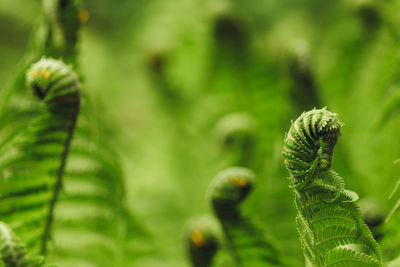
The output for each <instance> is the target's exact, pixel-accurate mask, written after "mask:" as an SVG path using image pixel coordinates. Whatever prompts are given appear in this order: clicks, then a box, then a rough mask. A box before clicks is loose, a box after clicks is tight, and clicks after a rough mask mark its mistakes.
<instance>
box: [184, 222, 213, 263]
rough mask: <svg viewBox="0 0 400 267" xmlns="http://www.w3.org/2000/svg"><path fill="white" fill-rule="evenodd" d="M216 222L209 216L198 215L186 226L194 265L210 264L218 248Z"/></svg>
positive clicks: (187, 244) (190, 255)
mask: <svg viewBox="0 0 400 267" xmlns="http://www.w3.org/2000/svg"><path fill="white" fill-rule="evenodd" d="M216 228H217V227H216V224H215V222H214V221H212V220H211V218H210V217H208V216H202V217H197V218H194V219H192V220H190V221H189V223H188V224H187V225H186V227H185V235H184V238H185V244H186V247H187V251H188V253H189V257H190V258H191V261H192V263H193V265H194V266H210V265H211V262H212V258H213V256H214V255H215V253H216V252H217V250H218V247H219V241H218V236H217V231H216Z"/></svg>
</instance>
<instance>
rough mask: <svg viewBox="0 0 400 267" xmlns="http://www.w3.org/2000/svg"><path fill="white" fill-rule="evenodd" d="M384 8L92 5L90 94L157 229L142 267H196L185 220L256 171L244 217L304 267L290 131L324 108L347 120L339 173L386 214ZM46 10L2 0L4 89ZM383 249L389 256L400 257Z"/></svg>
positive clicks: (86, 69) (90, 0)
mask: <svg viewBox="0 0 400 267" xmlns="http://www.w3.org/2000/svg"><path fill="white" fill-rule="evenodd" d="M382 2H383V1H373V0H358V1H357V0H347V1H346V0H341V1H317V0H311V1H310V0H308V1H303V0H280V1H255V0H136V1H130V0H118V1H105V0H101V1H100V0H85V1H83V3H84V6H85V9H86V10H87V11H88V12H89V13H88V14H89V19H88V21H87V22H86V23H85V25H84V26H83V27H82V30H81V31H80V40H79V44H78V45H79V57H78V58H79V67H80V71H81V73H82V76H83V77H82V78H83V81H82V83H83V89H84V91H85V92H87V94H88V95H90V96H91V98H92V99H94V102H95V105H96V106H97V107H98V108H97V111H98V113H97V114H94V116H97V117H98V118H100V119H101V120H104V121H107V123H108V125H110V127H109V131H108V132H107V138H109V139H110V140H111V143H112V144H113V146H114V148H115V149H116V150H117V151H118V154H119V158H120V161H121V165H122V169H123V173H124V176H125V188H126V191H127V192H126V198H127V203H128V206H129V209H130V210H131V212H132V213H133V214H134V216H135V218H136V220H137V221H138V222H139V223H140V225H141V226H142V227H143V228H144V229H146V230H145V231H146V235H144V236H141V237H140V238H139V237H138V239H137V241H136V242H137V243H136V245H135V248H136V252H134V253H136V254H135V261H134V263H135V266H173V267H177V266H189V263H188V260H187V258H186V255H185V246H184V243H183V231H184V230H183V229H184V227H185V224H186V222H187V221H188V220H189V219H190V218H192V217H194V216H197V215H201V214H212V212H211V209H210V205H209V202H208V200H207V196H206V193H207V188H208V185H209V183H210V181H211V180H212V179H213V177H214V176H215V175H216V174H217V173H218V172H219V171H221V170H222V169H224V168H226V167H229V166H234V165H244V166H246V167H249V168H251V169H253V170H254V172H255V173H256V175H257V177H256V186H255V190H254V192H253V193H252V195H251V196H250V197H249V199H248V200H247V201H246V202H245V203H244V204H243V210H244V211H245V212H246V214H249V216H252V217H253V218H255V219H256V220H257V221H258V222H259V224H260V225H261V226H262V229H263V230H264V231H265V233H266V234H268V235H269V236H272V237H273V239H274V240H276V243H277V244H278V246H279V247H281V248H282V250H283V251H284V254H285V255H288V257H292V258H293V259H294V260H295V261H297V262H299V264H300V263H302V261H303V258H302V253H301V249H300V246H299V242H298V236H297V232H296V228H295V223H294V217H295V210H294V205H293V196H292V191H291V190H290V189H289V188H288V180H287V176H288V174H287V172H286V170H285V169H284V166H283V164H282V156H281V151H282V147H283V139H284V135H285V131H287V130H288V129H289V127H290V121H291V120H294V119H295V118H296V117H297V116H298V115H299V114H300V113H301V112H302V111H306V110H309V109H312V108H313V107H317V108H322V107H325V106H327V107H328V109H329V110H331V111H333V112H335V113H337V114H338V116H339V118H340V120H341V121H342V122H343V123H344V126H343V128H342V136H341V137H340V139H339V142H338V145H337V148H336V151H335V158H334V163H333V168H334V169H335V170H336V171H337V172H338V173H339V174H341V176H343V177H344V179H345V182H346V186H347V188H348V189H350V190H354V191H356V192H357V193H358V194H359V195H360V197H361V198H362V199H363V198H369V199H372V201H373V202H375V203H378V206H380V207H381V209H382V213H383V214H384V216H386V215H387V213H388V212H389V211H390V209H391V208H392V207H393V205H394V203H395V201H396V195H395V196H394V197H393V198H392V199H388V196H389V194H390V192H391V191H392V190H393V188H394V186H395V184H396V182H397V180H398V179H399V177H400V165H398V164H396V159H398V158H400V139H399V136H400V124H399V122H400V117H399V116H398V110H399V109H398V108H399V107H400V104H399V103H400V102H399V99H400V65H399V63H400V50H399V40H400V29H399V28H400V19H399V18H398V10H399V8H400V1H396V0H391V1H385V3H382ZM40 13H41V3H40V1H37V0H35V1H26V0H13V1H1V2H0V36H1V38H0V59H1V60H0V62H1V64H0V81H2V82H1V84H0V89H1V90H5V88H7V87H9V86H11V84H12V82H13V80H14V79H15V76H16V74H17V72H18V70H19V66H20V62H21V61H22V60H23V58H24V55H25V54H26V51H27V50H28V48H29V43H30V41H29V40H30V38H31V35H32V33H33V32H34V30H35V28H36V27H37V25H38V24H37V23H38V21H39V19H40ZM398 197H399V195H397V198H398ZM394 222H396V218H394V219H392V223H394ZM390 243H391V244H390ZM382 246H383V248H384V249H385V248H390V249H388V250H386V251H388V252H387V253H386V254H385V257H386V258H387V259H389V258H392V257H393V256H394V255H396V253H397V252H398V247H397V248H393V243H392V242H387V243H385V242H382ZM299 266H301V264H300V265H299Z"/></svg>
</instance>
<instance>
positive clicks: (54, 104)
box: [0, 58, 80, 255]
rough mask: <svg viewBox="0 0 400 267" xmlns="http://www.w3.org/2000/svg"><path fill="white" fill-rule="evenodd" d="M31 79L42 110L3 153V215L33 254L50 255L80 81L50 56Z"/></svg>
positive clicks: (0, 178) (0, 211)
mask: <svg viewBox="0 0 400 267" xmlns="http://www.w3.org/2000/svg"><path fill="white" fill-rule="evenodd" d="M26 80H27V86H28V87H29V88H31V89H32V90H33V92H34V94H35V95H36V96H37V98H38V99H39V100H40V101H41V104H42V106H41V112H40V113H39V114H38V115H37V116H36V117H35V119H34V120H33V121H32V122H31V124H29V125H28V126H27V127H26V129H24V131H23V132H22V133H20V134H19V135H18V136H16V137H15V139H14V140H13V141H12V142H10V144H8V145H7V146H5V147H4V149H3V151H1V154H0V156H1V157H0V169H1V176H0V183H1V187H0V217H1V218H2V220H3V221H4V222H6V223H7V224H8V225H10V227H11V228H12V229H13V231H15V233H16V234H17V235H18V236H20V237H21V239H22V240H23V241H24V242H25V244H26V245H27V248H28V249H29V250H30V251H31V252H33V253H40V254H43V255H44V254H46V250H47V241H48V240H49V238H50V233H51V226H52V221H53V211H54V206H55V203H56V201H57V199H58V194H59V192H60V189H61V185H62V178H63V174H64V167H65V164H66V159H67V155H68V151H69V146H70V142H71V139H72V136H73V133H74V129H75V124H76V120H77V116H78V113H79V106H80V96H79V90H78V87H79V82H78V79H77V76H76V75H75V73H74V72H73V71H72V70H71V69H70V68H69V67H68V66H67V65H65V64H64V63H62V62H60V61H58V60H54V59H45V58H44V59H41V60H40V61H38V62H37V63H35V64H34V65H32V67H31V68H30V69H29V70H28V72H27V79H26Z"/></svg>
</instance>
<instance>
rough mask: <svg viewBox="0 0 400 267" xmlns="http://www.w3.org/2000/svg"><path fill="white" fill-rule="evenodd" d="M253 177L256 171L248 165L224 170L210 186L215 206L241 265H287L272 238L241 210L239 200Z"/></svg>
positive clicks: (250, 188)
mask: <svg viewBox="0 0 400 267" xmlns="http://www.w3.org/2000/svg"><path fill="white" fill-rule="evenodd" d="M253 181H254V173H253V172H252V171H251V170H249V169H246V168H241V167H232V168H229V169H226V170H224V171H222V172H221V173H219V174H218V175H217V176H216V177H215V179H214V181H213V183H212V185H211V187H210V200H211V203H212V207H213V209H214V212H215V214H216V215H217V217H218V219H219V220H220V222H221V224H222V228H223V231H224V233H225V236H226V239H227V242H228V245H229V248H230V250H231V253H232V255H233V257H234V258H235V261H236V263H237V264H238V265H239V266H284V265H285V264H284V263H283V261H282V259H281V258H280V253H279V252H278V250H277V249H276V247H275V246H274V245H273V244H272V242H271V241H269V240H267V239H266V238H264V236H263V233H262V232H261V231H260V230H259V229H258V228H257V227H256V226H255V225H254V223H253V222H251V221H250V220H249V219H248V218H246V217H244V216H242V214H241V212H240V210H239V205H240V203H241V202H242V201H244V200H245V199H246V197H247V196H248V194H249V193H250V192H251V190H252V188H253Z"/></svg>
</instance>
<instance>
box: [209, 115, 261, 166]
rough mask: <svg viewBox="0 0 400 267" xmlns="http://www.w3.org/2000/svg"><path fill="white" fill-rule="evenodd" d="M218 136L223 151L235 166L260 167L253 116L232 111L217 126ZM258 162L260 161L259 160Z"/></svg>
mask: <svg viewBox="0 0 400 267" xmlns="http://www.w3.org/2000/svg"><path fill="white" fill-rule="evenodd" d="M215 128H216V129H215V132H216V137H217V139H218V142H219V146H220V147H221V148H222V150H223V152H225V154H227V155H228V156H230V159H229V162H230V163H232V165H234V166H243V167H248V168H254V167H256V166H257V167H259V164H255V163H256V162H255V161H256V159H257V156H258V155H257V151H256V148H257V133H256V132H257V131H256V128H257V127H256V122H255V120H254V118H253V117H251V116H250V115H248V114H246V113H230V114H228V115H226V116H224V117H222V118H221V119H220V120H219V121H218V122H217V125H216V127H215ZM257 163H258V162H257Z"/></svg>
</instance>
